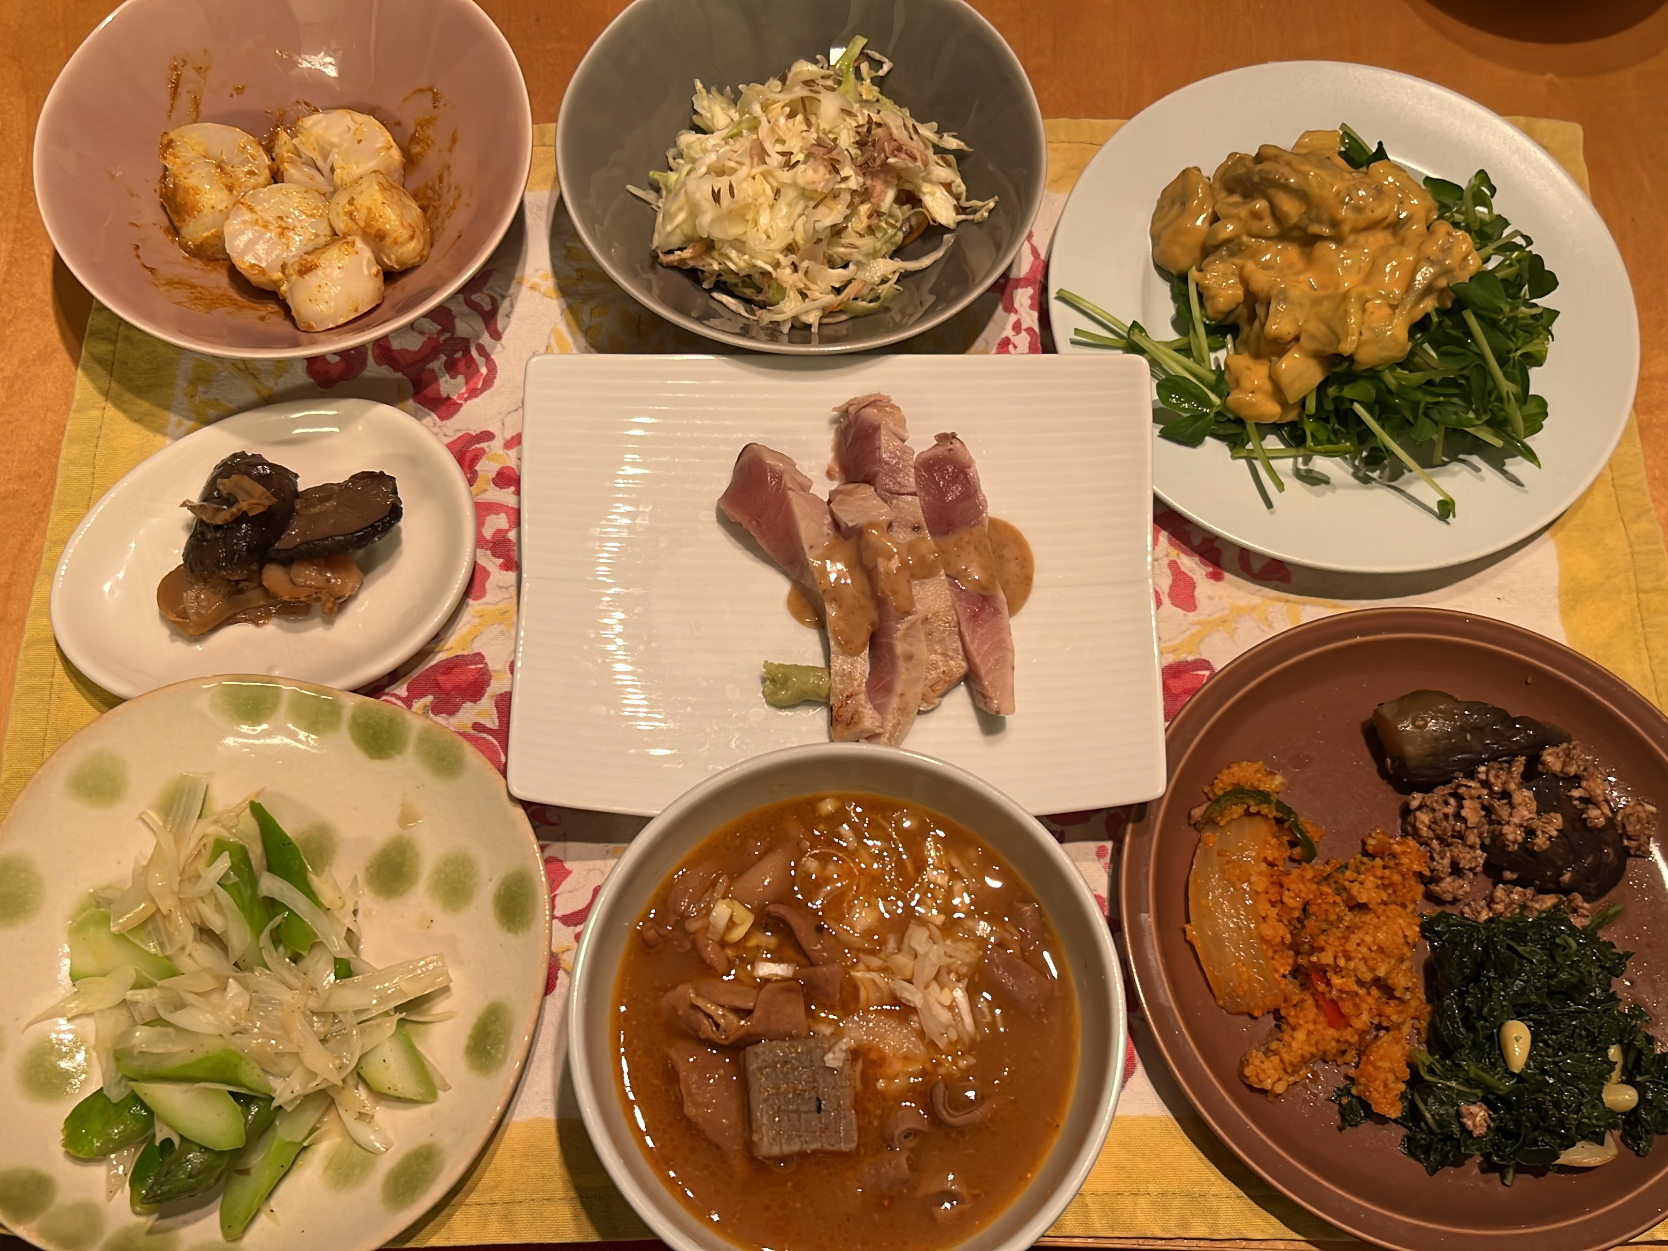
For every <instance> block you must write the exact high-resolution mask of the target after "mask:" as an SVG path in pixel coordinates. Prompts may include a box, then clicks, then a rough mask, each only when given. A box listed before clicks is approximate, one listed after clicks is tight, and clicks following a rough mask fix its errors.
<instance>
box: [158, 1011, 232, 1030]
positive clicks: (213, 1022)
mask: <svg viewBox="0 0 1668 1251" xmlns="http://www.w3.org/2000/svg"><path fill="white" fill-rule="evenodd" d="M157 1011H158V1012H160V1013H161V1014H162V1019H163V1020H164V1021H167V1022H168V1024H170V1025H175V1026H178V1027H179V1028H180V1029H183V1030H190V1031H191V1032H192V1033H194V1034H206V1035H208V1036H209V1037H211V1038H217V1037H219V1036H220V1032H221V1030H222V1029H224V1028H225V1024H226V1023H225V1021H224V1020H223V1019H222V1018H221V1016H220V1014H219V1013H217V1012H211V1011H208V1010H206V1009H203V1008H199V1007H197V1006H196V1005H194V1004H168V1003H163V1004H159V1005H157Z"/></svg>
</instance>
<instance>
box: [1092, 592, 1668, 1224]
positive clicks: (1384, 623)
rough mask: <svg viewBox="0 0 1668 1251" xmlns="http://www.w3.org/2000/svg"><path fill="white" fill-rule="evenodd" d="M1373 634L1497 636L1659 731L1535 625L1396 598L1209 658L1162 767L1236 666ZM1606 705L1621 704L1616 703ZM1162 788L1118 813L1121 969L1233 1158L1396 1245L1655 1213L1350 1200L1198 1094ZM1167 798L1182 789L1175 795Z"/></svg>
mask: <svg viewBox="0 0 1668 1251" xmlns="http://www.w3.org/2000/svg"><path fill="white" fill-rule="evenodd" d="M1385 635H1403V636H1406V635H1418V636H1422V637H1431V638H1437V639H1444V640H1452V641H1458V642H1462V643H1471V644H1476V645H1480V646H1487V647H1492V648H1496V649H1499V648H1502V647H1503V646H1506V645H1508V644H1509V645H1511V646H1513V647H1515V648H1516V649H1517V652H1518V654H1519V655H1521V656H1523V657H1524V658H1525V659H1527V660H1530V661H1533V662H1536V663H1539V664H1542V665H1545V666H1547V667H1549V668H1560V667H1561V668H1562V669H1563V671H1564V672H1565V674H1566V675H1568V676H1574V677H1579V678H1580V680H1581V681H1582V682H1583V684H1585V685H1586V686H1587V687H1588V689H1589V690H1590V691H1592V693H1593V694H1594V695H1595V696H1596V697H1597V698H1598V700H1599V701H1600V702H1602V703H1604V704H1606V705H1607V706H1609V707H1610V708H1611V709H1612V710H1613V711H1615V712H1616V713H1617V715H1618V716H1620V717H1623V718H1625V719H1627V720H1629V721H1631V722H1632V723H1633V724H1634V725H1635V727H1636V728H1637V727H1640V726H1641V723H1643V724H1644V725H1652V726H1655V727H1656V728H1657V730H1658V732H1659V734H1660V735H1661V739H1662V741H1663V742H1668V714H1664V712H1663V711H1662V710H1661V709H1658V708H1657V707H1656V706H1655V705H1654V704H1652V703H1651V702H1650V701H1649V700H1647V699H1646V698H1645V697H1644V696H1643V695H1642V694H1640V693H1639V692H1638V691H1636V690H1635V689H1634V688H1633V687H1632V686H1630V685H1628V683H1627V682H1625V681H1624V680H1623V679H1622V678H1620V677H1618V676H1617V675H1616V674H1614V673H1612V672H1611V671H1610V670H1608V669H1606V668H1604V666H1602V665H1600V664H1599V663H1598V662H1597V661H1595V660H1592V659H1590V658H1588V657H1586V656H1584V655H1582V654H1581V653H1580V652H1577V651H1576V650H1575V649H1573V648H1571V647H1569V646H1567V645H1566V644H1563V643H1560V642H1558V641H1557V640H1555V639H1552V638H1549V637H1548V636H1546V635H1544V634H1538V633H1536V632H1535V631H1533V630H1529V629H1525V628H1524V627H1522V626H1519V625H1514V624H1513V623H1511V622H1507V621H1502V620H1500V619H1498V618H1494V617H1488V616H1485V615H1483V614H1481V613H1475V612H1464V611H1457V610H1454V609H1447V608H1426V607H1419V606H1407V605H1403V606H1395V607H1385V608H1361V609H1354V610H1350V611H1346V612H1341V613H1334V614H1332V615H1330V616H1326V617H1321V618H1318V619H1316V620H1313V621H1306V622H1304V623H1302V624H1300V625H1297V626H1293V627H1292V628H1291V629H1289V630H1285V631H1282V632H1281V633H1279V634H1276V635H1274V636H1273V637H1272V638H1269V639H1265V640H1264V641H1263V642H1261V643H1258V644H1257V645H1256V646H1254V647H1252V648H1250V649H1248V650H1247V651H1245V652H1243V653H1241V654H1240V655H1239V656H1236V657H1235V658H1234V659H1233V660H1232V661H1230V662H1229V663H1228V664H1226V665H1224V666H1223V667H1222V668H1221V669H1220V670H1218V672H1217V673H1216V674H1215V675H1213V677H1212V679H1211V680H1210V681H1209V682H1207V683H1205V685H1204V686H1203V687H1202V688H1200V691H1199V693H1198V694H1197V695H1195V696H1194V697H1193V698H1192V699H1190V700H1189V701H1188V702H1187V704H1186V705H1185V706H1184V707H1183V708H1182V710H1181V712H1179V713H1178V714H1177V715H1176V717H1175V719H1174V720H1173V721H1171V723H1170V725H1169V728H1168V730H1167V731H1166V734H1165V748H1166V752H1165V754H1166V778H1167V780H1168V778H1170V777H1173V776H1174V774H1175V771H1176V770H1175V766H1176V765H1177V764H1178V763H1179V762H1180V761H1181V760H1182V759H1183V758H1184V757H1185V756H1186V754H1187V752H1188V751H1189V750H1190V749H1191V747H1192V745H1193V743H1194V742H1195V741H1196V739H1197V738H1198V736H1199V735H1200V733H1202V732H1203V731H1204V730H1205V729H1207V728H1208V727H1209V726H1210V725H1211V724H1213V723H1214V722H1215V720H1216V719H1217V717H1218V716H1219V715H1221V712H1222V710H1223V708H1224V707H1225V706H1226V704H1227V703H1228V702H1229V701H1231V699H1233V698H1234V697H1236V696H1237V695H1238V694H1239V693H1240V690H1241V684H1242V683H1243V682H1244V680H1245V679H1246V678H1248V677H1249V678H1252V679H1260V678H1262V677H1265V676H1268V675H1272V674H1275V673H1278V672H1279V671H1280V670H1281V669H1284V668H1286V667H1288V666H1290V665H1291V664H1293V663H1295V662H1297V661H1298V660H1301V659H1302V658H1303V657H1304V656H1305V655H1308V654H1310V653H1312V652H1313V651H1315V650H1316V649H1318V648H1321V647H1328V646H1337V645H1339V644H1344V643H1350V642H1358V641H1360V640H1361V639H1364V638H1372V637H1382V636H1385ZM1224 675H1228V676H1229V677H1230V681H1229V682H1222V681H1221V679H1222V677H1223V676H1224ZM1234 679H1238V681H1234ZM1230 688H1232V689H1231V690H1230ZM1618 705H1622V706H1623V707H1625V708H1626V709H1627V710H1628V711H1627V712H1623V711H1622V709H1621V708H1618V707H1617V706H1618ZM1629 714H1631V715H1629ZM1170 798H1171V797H1170V795H1169V793H1168V788H1167V789H1166V794H1165V795H1164V796H1161V797H1160V798H1159V799H1157V800H1155V801H1153V802H1152V803H1151V804H1149V805H1147V807H1146V810H1145V811H1144V812H1143V813H1142V814H1141V815H1140V817H1139V819H1137V820H1133V821H1131V822H1130V824H1129V826H1128V827H1127V829H1126V832H1125V837H1124V845H1123V850H1122V852H1121V854H1120V857H1119V873H1118V877H1119V883H1118V906H1119V915H1120V916H1121V918H1122V920H1123V927H1124V934H1125V937H1126V943H1127V949H1128V952H1129V972H1130V980H1131V982H1132V983H1133V984H1134V987H1135V995H1136V998H1137V1000H1138V1001H1139V1002H1140V1004H1141V1011H1142V1014H1143V1016H1144V1017H1145V1019H1146V1020H1147V1022H1148V1024H1149V1026H1150V1028H1149V1029H1148V1031H1147V1032H1148V1034H1149V1036H1150V1037H1151V1038H1152V1040H1153V1042H1154V1044H1155V1045H1156V1046H1157V1047H1158V1050H1159V1053H1160V1054H1161V1055H1162V1056H1163V1058H1164V1063H1165V1067H1166V1068H1167V1070H1168V1072H1169V1075H1170V1076H1171V1077H1172V1078H1173V1079H1174V1080H1175V1082H1176V1084H1177V1086H1178V1087H1179V1088H1180V1090H1181V1091H1182V1093H1183V1095H1185V1096H1186V1098H1187V1102H1188V1105H1189V1107H1190V1108H1191V1109H1192V1110H1193V1112H1194V1113H1195V1114H1197V1115H1198V1116H1199V1118H1200V1119H1201V1120H1203V1121H1204V1122H1205V1124H1206V1126H1208V1127H1209V1129H1210V1131H1211V1133H1212V1134H1214V1135H1215V1136H1216V1138H1217V1140H1218V1141H1219V1142H1221V1143H1222V1144H1223V1145H1224V1146H1225V1147H1227V1148H1228V1149H1229V1150H1230V1151H1232V1152H1233V1153H1234V1155H1235V1156H1237V1157H1238V1158H1239V1160H1240V1161H1241V1162H1242V1163H1244V1164H1245V1165H1246V1166H1247V1167H1248V1168H1250V1169H1251V1170H1252V1171H1253V1172H1255V1173H1256V1174H1257V1175H1258V1176H1259V1177H1261V1178H1262V1179H1263V1180H1264V1181H1266V1182H1267V1183H1268V1184H1269V1185H1271V1186H1273V1187H1274V1188H1275V1189H1276V1190H1277V1191H1279V1192H1280V1193H1281V1194H1282V1195H1284V1196H1285V1197H1286V1198H1288V1199H1290V1200H1291V1201H1293V1202H1294V1203H1297V1204H1298V1205H1299V1206H1301V1207H1303V1208H1304V1209H1306V1210H1307V1211H1309V1212H1311V1213H1313V1214H1314V1215H1315V1216H1318V1217H1320V1218H1321V1219H1322V1220H1324V1221H1326V1222H1328V1223H1329V1224H1332V1225H1335V1226H1337V1227H1338V1228H1340V1229H1342V1230H1344V1231H1345V1232H1347V1233H1350V1234H1352V1235H1354V1236H1356V1237H1358V1238H1361V1239H1363V1240H1365V1241H1367V1242H1371V1243H1373V1244H1374V1245H1375V1246H1384V1247H1391V1248H1396V1249H1397V1251H1427V1249H1428V1248H1429V1247H1430V1246H1431V1241H1430V1240H1431V1238H1432V1237H1433V1235H1434V1236H1440V1237H1443V1238H1446V1239H1448V1240H1449V1241H1447V1242H1444V1243H1443V1244H1442V1245H1443V1246H1445V1247H1459V1246H1462V1245H1465V1240H1469V1243H1470V1245H1473V1246H1480V1247H1498V1248H1501V1249H1502V1251H1506V1249H1508V1248H1512V1247H1514V1246H1516V1245H1520V1244H1521V1243H1523V1241H1524V1240H1525V1239H1526V1238H1528V1237H1531V1236H1532V1237H1536V1238H1540V1239H1545V1238H1548V1237H1553V1238H1560V1239H1561V1240H1560V1241H1556V1242H1552V1241H1538V1242H1536V1243H1535V1245H1536V1247H1537V1248H1538V1249H1539V1251H1607V1249H1608V1248H1610V1247H1613V1246H1616V1245H1617V1244H1618V1243H1619V1242H1625V1241H1627V1240H1628V1239H1630V1238H1633V1237H1635V1236H1637V1235H1638V1234H1639V1233H1641V1232H1643V1231H1644V1230H1647V1229H1650V1228H1652V1227H1653V1226H1655V1225H1657V1224H1658V1223H1660V1222H1661V1220H1662V1212H1661V1211H1660V1210H1659V1209H1656V1208H1653V1209H1651V1210H1650V1211H1649V1212H1645V1213H1644V1214H1643V1215H1641V1216H1640V1217H1639V1218H1637V1219H1634V1218H1631V1217H1630V1218H1628V1219H1626V1220H1624V1221H1623V1222H1621V1223H1620V1224H1618V1225H1617V1226H1616V1227H1614V1228H1610V1229H1609V1230H1608V1231H1607V1232H1605V1233H1604V1234H1603V1235H1602V1236H1599V1237H1596V1238H1594V1237H1587V1238H1582V1237H1581V1236H1579V1231H1580V1227H1581V1226H1582V1225H1584V1224H1588V1223H1591V1222H1592V1221H1596V1220H1600V1219H1603V1218H1604V1216H1605V1215H1606V1214H1607V1213H1611V1212H1615V1211H1617V1210H1625V1209H1626V1208H1627V1207H1629V1206H1630V1205H1631V1204H1632V1203H1634V1202H1637V1198H1636V1196H1637V1195H1639V1194H1643V1193H1649V1192H1648V1190H1641V1191H1636V1192H1635V1194H1634V1195H1633V1196H1624V1197H1623V1198H1622V1199H1620V1200H1618V1201H1616V1202H1615V1203H1612V1204H1611V1205H1610V1206H1609V1207H1608V1208H1603V1209H1597V1210H1583V1211H1581V1212H1578V1213H1575V1214H1574V1215H1572V1216H1571V1217H1570V1219H1568V1220H1566V1221H1564V1222H1562V1223H1560V1224H1558V1225H1557V1226H1553V1227H1549V1228H1546V1229H1542V1230H1536V1231H1533V1232H1532V1233H1527V1234H1526V1233H1525V1232H1524V1231H1521V1230H1499V1231H1489V1232H1486V1233H1484V1232H1480V1231H1478V1230H1475V1229H1467V1230H1455V1229H1454V1228H1453V1227H1451V1226H1446V1225H1439V1224H1436V1223H1434V1222H1432V1221H1428V1220H1422V1219H1421V1218H1420V1217H1418V1216H1417V1215H1400V1214H1395V1213H1387V1212H1385V1211H1384V1210H1383V1209H1380V1208H1376V1207H1368V1206H1367V1205H1365V1204H1362V1203H1359V1202H1358V1201H1356V1200H1355V1199H1354V1198H1353V1197H1352V1196H1351V1195H1349V1194H1348V1193H1346V1192H1345V1191H1343V1190H1340V1189H1338V1188H1337V1187H1335V1186H1334V1185H1333V1184H1332V1183H1331V1182H1330V1181H1329V1180H1327V1179H1326V1178H1325V1177H1324V1176H1321V1175H1319V1174H1311V1173H1310V1172H1309V1171H1308V1170H1305V1169H1303V1168H1302V1167H1301V1166H1300V1165H1298V1164H1297V1163H1296V1162H1295V1161H1293V1160H1292V1159H1291V1158H1290V1156H1289V1155H1288V1154H1287V1153H1286V1151H1285V1150H1284V1149H1283V1148H1282V1147H1281V1146H1280V1145H1279V1143H1277V1142H1275V1141H1273V1140H1272V1139H1270V1138H1268V1137H1267V1136H1266V1135H1265V1134H1264V1133H1263V1132H1262V1131H1261V1130H1259V1129H1258V1128H1257V1127H1256V1126H1255V1125H1254V1124H1253V1123H1252V1122H1251V1121H1249V1120H1247V1119H1245V1118H1242V1117H1239V1116H1238V1115H1237V1114H1236V1113H1234V1111H1233V1110H1232V1109H1231V1108H1229V1107H1228V1106H1227V1105H1225V1104H1223V1103H1221V1102H1219V1101H1218V1100H1216V1099H1214V1098H1210V1097H1206V1098H1203V1099H1201V1098H1200V1095H1199V1091H1200V1090H1205V1091H1206V1092H1207V1094H1208V1092H1209V1090H1210V1086H1211V1083H1209V1082H1208V1081H1205V1080H1202V1079H1201V1073H1202V1072H1203V1071H1204V1066H1203V1064H1202V1062H1201V1061H1200V1060H1199V1059H1198V1057H1197V1056H1196V1055H1195V1053H1194V1052H1193V1050H1192V1048H1191V1047H1190V1046H1189V1045H1188V1044H1187V1041H1186V1037H1187V1030H1186V1028H1185V1026H1184V1025H1183V1023H1182V1021H1181V1018H1180V1016H1179V1014H1178V1013H1177V1012H1176V1010H1175V1008H1174V1006H1173V1004H1172V1003H1171V1001H1170V998H1169V995H1168V992H1167V982H1168V978H1167V974H1166V968H1167V966H1166V964H1165V962H1164V960H1163V959H1162V957H1161V956H1160V954H1159V949H1158V944H1157V940H1156V937H1155V927H1154V924H1153V915H1154V909H1153V904H1152V900H1153V898H1154V889H1155V887H1154V883H1153V862H1154V860H1155V859H1156V857H1157V856H1158V855H1159V854H1160V849H1161V846H1162V843H1161V840H1160V838H1159V827H1160V826H1161V825H1162V824H1163V820H1162V819H1163V816H1164V815H1165V813H1166V811H1167V807H1168V804H1167V801H1168V800H1169V799H1170ZM1176 802H1178V803H1182V802H1184V801H1181V800H1179V799H1178V800H1177V801H1176ZM1294 1176H1296V1177H1297V1178H1298V1179H1299V1182H1300V1186H1299V1189H1297V1190H1294V1189H1293V1188H1292V1186H1291V1185H1289V1184H1288V1183H1289V1181H1290V1180H1291V1179H1292V1178H1293V1177H1294ZM1303 1179H1318V1181H1319V1183H1320V1185H1319V1188H1318V1190H1316V1189H1307V1190H1305V1189H1303V1188H1302V1186H1301V1182H1302V1180H1303ZM1659 1189H1660V1187H1659ZM1570 1230H1575V1231H1576V1232H1577V1236H1576V1237H1573V1238H1572V1237H1570V1236H1569V1235H1568V1233H1567V1232H1566V1231H1570Z"/></svg>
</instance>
